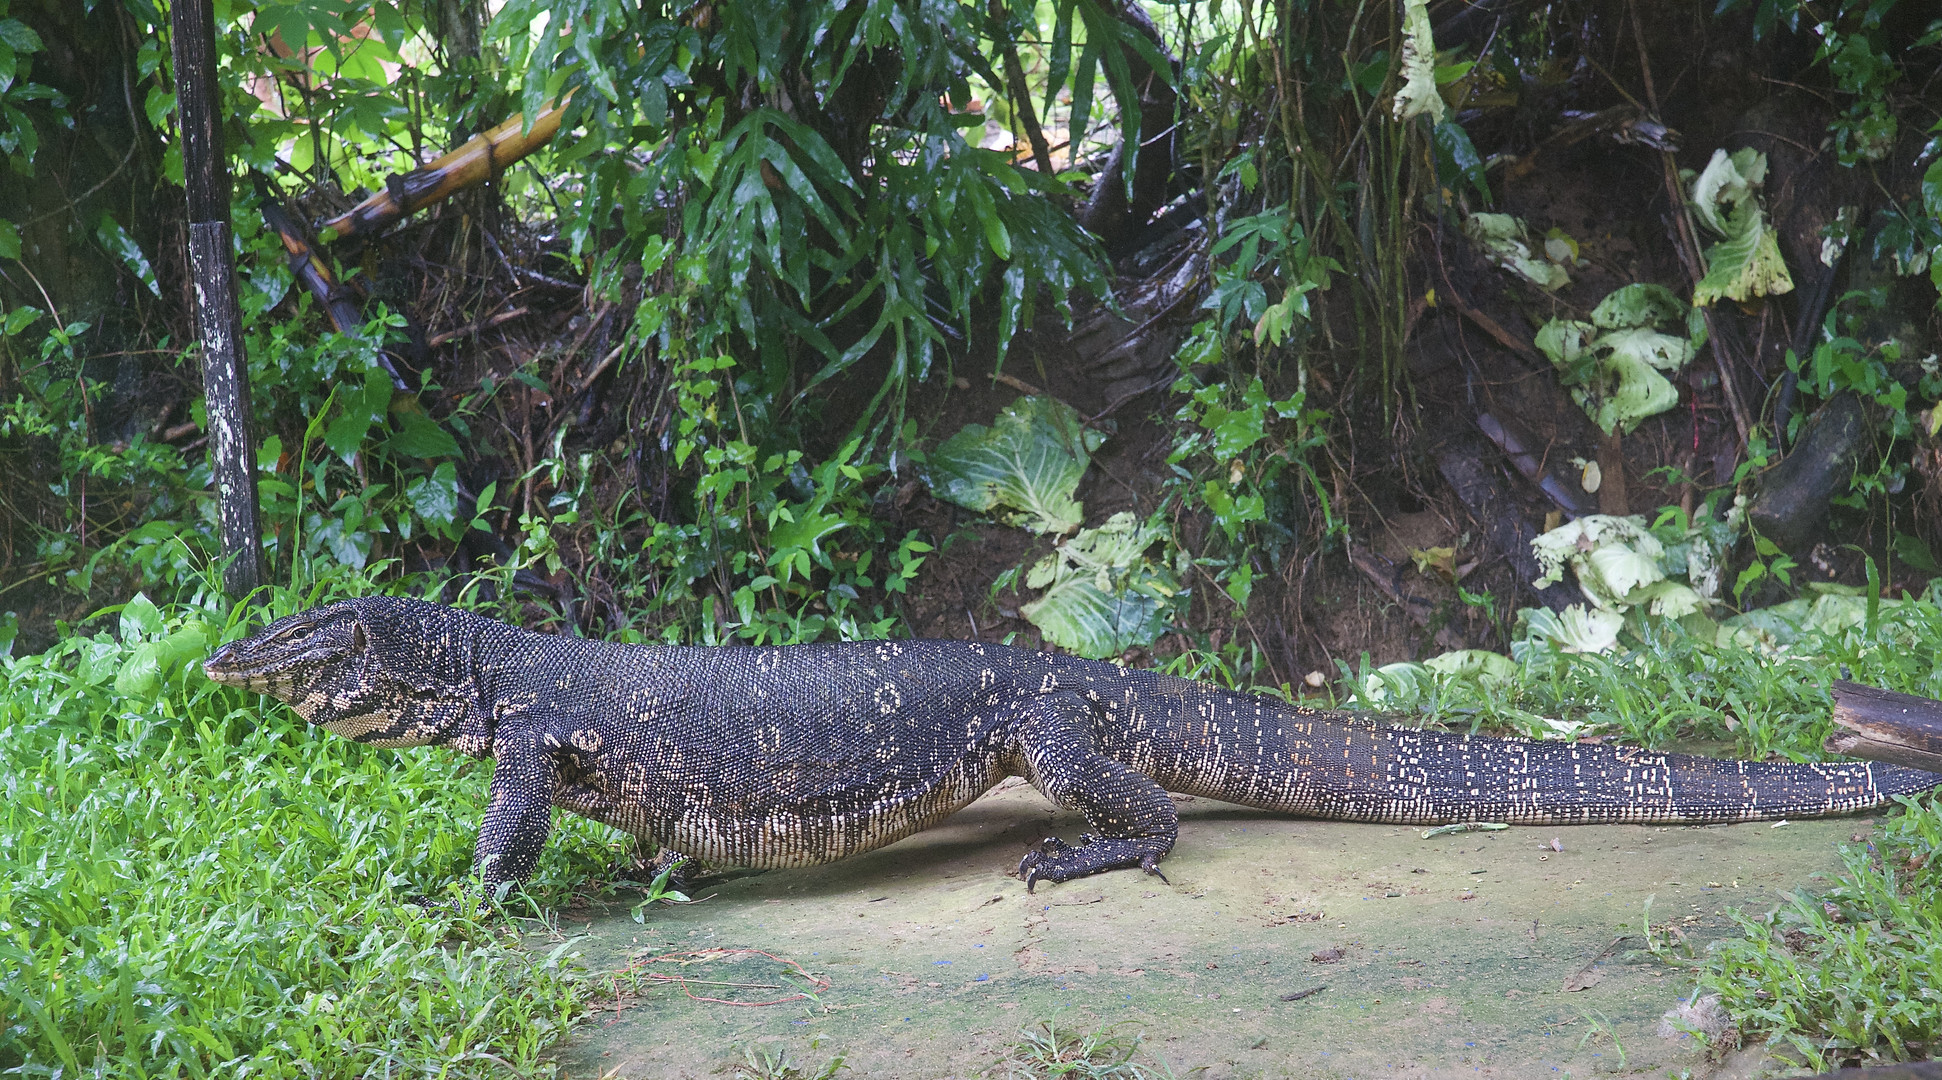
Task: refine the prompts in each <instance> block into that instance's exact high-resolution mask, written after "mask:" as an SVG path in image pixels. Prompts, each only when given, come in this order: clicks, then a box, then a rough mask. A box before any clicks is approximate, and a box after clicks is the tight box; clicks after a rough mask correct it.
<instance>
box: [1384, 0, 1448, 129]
mask: <svg viewBox="0 0 1942 1080" xmlns="http://www.w3.org/2000/svg"><path fill="white" fill-rule="evenodd" d="M1402 76H1403V85H1402V89H1400V90H1398V91H1396V104H1395V108H1394V115H1395V117H1396V119H1398V120H1408V119H1410V118H1411V117H1416V116H1422V115H1425V114H1428V116H1429V118H1430V119H1431V120H1432V121H1437V120H1441V119H1443V110H1444V105H1443V96H1442V95H1441V94H1438V93H1437V92H1436V41H1435V39H1434V38H1432V37H1431V35H1430V13H1429V2H1428V0H1403V59H1402Z"/></svg>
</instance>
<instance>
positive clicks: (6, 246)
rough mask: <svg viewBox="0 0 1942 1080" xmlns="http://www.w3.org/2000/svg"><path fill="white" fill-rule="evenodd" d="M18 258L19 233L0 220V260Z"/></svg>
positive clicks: (11, 225) (9, 223)
mask: <svg viewBox="0 0 1942 1080" xmlns="http://www.w3.org/2000/svg"><path fill="white" fill-rule="evenodd" d="M18 258H20V232H19V230H17V229H15V228H14V224H13V222H11V221H8V220H6V219H5V218H0V259H18Z"/></svg>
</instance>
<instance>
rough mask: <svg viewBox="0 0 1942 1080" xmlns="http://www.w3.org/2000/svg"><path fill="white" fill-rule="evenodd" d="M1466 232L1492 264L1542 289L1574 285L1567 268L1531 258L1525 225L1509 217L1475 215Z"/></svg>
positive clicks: (1539, 257) (1470, 218)
mask: <svg viewBox="0 0 1942 1080" xmlns="http://www.w3.org/2000/svg"><path fill="white" fill-rule="evenodd" d="M1463 231H1464V233H1465V234H1466V235H1468V236H1469V237H1470V239H1471V240H1473V241H1475V242H1476V244H1477V246H1478V247H1481V248H1482V249H1483V251H1484V254H1485V255H1486V256H1488V257H1489V258H1490V261H1492V262H1494V263H1496V264H1497V265H1499V266H1501V267H1503V268H1504V269H1506V270H1509V271H1510V272H1512V273H1514V274H1516V275H1518V276H1519V277H1522V278H1524V279H1525V280H1527V281H1529V282H1530V283H1531V284H1533V285H1536V286H1537V287H1538V288H1540V289H1545V290H1551V289H1558V288H1561V287H1563V286H1565V285H1569V284H1570V283H1571V275H1569V274H1567V273H1565V270H1564V267H1562V266H1559V265H1558V264H1556V263H1554V262H1551V261H1550V260H1548V259H1545V258H1543V257H1541V256H1534V255H1532V254H1531V248H1530V245H1529V244H1528V243H1526V240H1525V230H1524V223H1523V222H1522V221H1519V220H1518V219H1517V218H1514V217H1512V216H1510V215H1509V214H1472V215H1470V216H1469V217H1468V218H1466V219H1464V222H1463Z"/></svg>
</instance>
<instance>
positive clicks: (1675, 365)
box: [1593, 326, 1694, 371]
mask: <svg viewBox="0 0 1942 1080" xmlns="http://www.w3.org/2000/svg"><path fill="white" fill-rule="evenodd" d="M1593 344H1594V345H1595V346H1596V347H1598V348H1601V349H1607V350H1610V352H1611V354H1612V356H1613V357H1614V358H1618V357H1622V358H1624V359H1627V360H1636V361H1638V362H1640V363H1642V364H1649V365H1651V366H1652V367H1655V368H1658V369H1659V370H1660V371H1678V370H1679V369H1680V368H1682V367H1685V366H1686V364H1687V363H1688V362H1689V361H1691V360H1692V358H1693V354H1694V350H1693V347H1692V342H1690V341H1688V340H1686V336H1685V335H1684V334H1681V335H1679V336H1678V337H1674V336H1672V335H1671V334H1661V333H1660V332H1658V331H1657V330H1653V329H1651V328H1649V327H1643V326H1641V327H1635V328H1633V329H1630V330H1614V331H1612V332H1611V333H1609V334H1606V335H1605V336H1603V337H1601V338H1599V339H1598V340H1597V341H1596V342H1594V343H1593Z"/></svg>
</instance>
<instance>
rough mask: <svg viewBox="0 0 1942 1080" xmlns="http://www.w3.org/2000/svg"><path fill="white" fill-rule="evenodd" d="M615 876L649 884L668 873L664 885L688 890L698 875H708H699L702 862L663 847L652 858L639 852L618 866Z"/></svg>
mask: <svg viewBox="0 0 1942 1080" xmlns="http://www.w3.org/2000/svg"><path fill="white" fill-rule="evenodd" d="M615 869H616V874H615V876H616V877H618V878H619V879H620V880H621V881H623V882H632V883H636V884H642V885H644V884H647V883H649V882H652V881H654V880H655V879H656V878H659V877H660V876H661V875H662V874H664V873H665V874H667V881H666V882H664V883H663V887H664V888H666V889H667V890H668V891H670V892H687V891H688V890H689V889H690V888H691V887H692V886H693V885H694V882H695V879H696V877H697V876H700V877H706V874H705V872H704V873H702V874H700V875H697V874H696V873H695V871H699V870H701V864H699V863H697V862H696V861H695V860H694V859H692V858H690V857H689V856H687V855H684V854H682V853H681V852H679V851H675V850H674V849H672V848H662V849H660V850H659V851H658V852H656V853H655V855H654V857H653V858H651V859H648V858H642V857H640V854H639V853H636V854H635V856H634V857H633V858H631V859H628V860H626V861H625V862H623V863H622V865H620V866H619V867H616V868H615Z"/></svg>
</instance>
